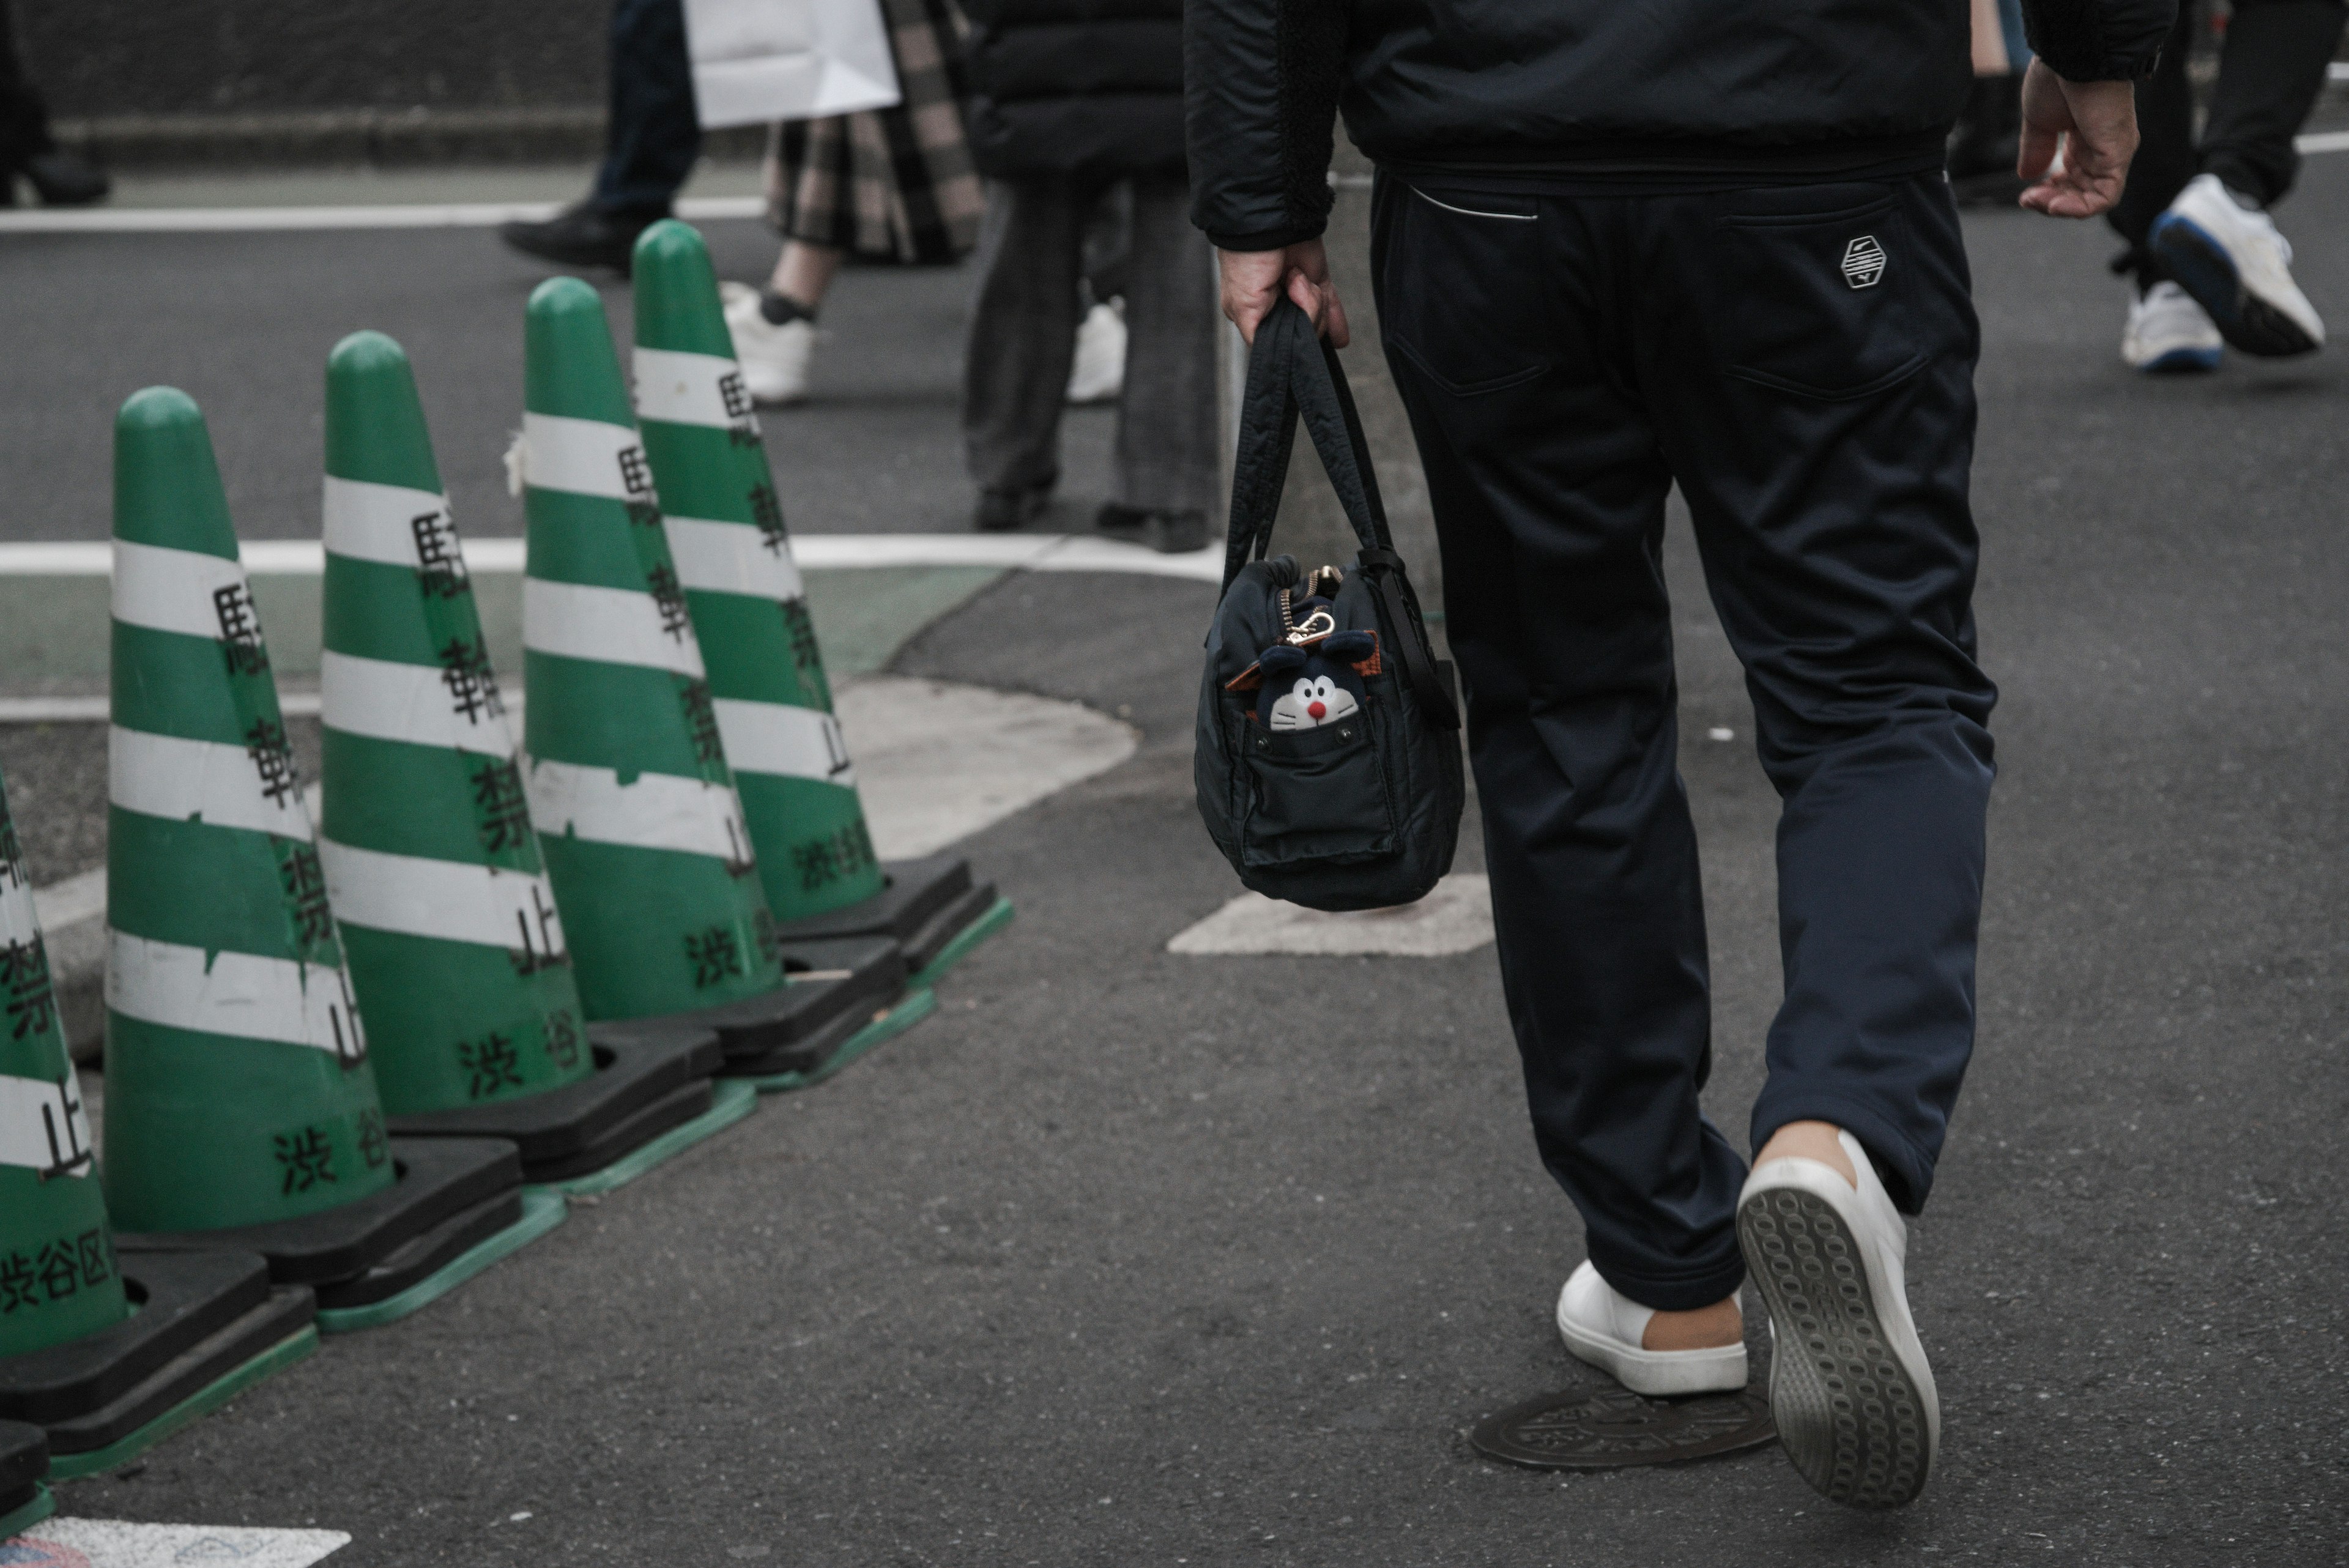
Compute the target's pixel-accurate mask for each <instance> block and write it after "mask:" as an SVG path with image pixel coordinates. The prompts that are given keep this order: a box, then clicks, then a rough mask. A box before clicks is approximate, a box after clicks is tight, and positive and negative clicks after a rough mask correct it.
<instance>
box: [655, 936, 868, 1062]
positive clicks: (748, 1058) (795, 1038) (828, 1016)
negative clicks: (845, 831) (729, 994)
mask: <svg viewBox="0 0 2349 1568" xmlns="http://www.w3.org/2000/svg"><path fill="white" fill-rule="evenodd" d="M783 972H784V973H785V974H787V975H788V976H790V977H791V983H790V984H788V985H786V986H784V987H783V988H782V989H781V991H772V992H768V993H767V994H766V995H764V996H754V997H751V998H750V999H749V1000H748V1001H744V1002H734V1003H731V1004H730V1005H728V1006H725V1007H712V1008H707V1009H704V1010H703V1011H701V1012H694V1013H691V1014H688V1016H689V1017H691V1018H692V1019H693V1020H694V1021H695V1022H697V1023H707V1024H709V1026H710V1027H711V1028H713V1029H715V1030H717V1031H718V1034H719V1039H720V1040H721V1041H722V1042H723V1043H724V1045H725V1051H726V1065H725V1067H724V1068H723V1069H722V1071H723V1073H724V1075H726V1076H727V1077H730V1078H763V1077H768V1076H771V1075H773V1074H777V1073H812V1072H814V1071H816V1070H817V1069H818V1068H820V1067H822V1066H823V1064H825V1063H826V1062H828V1061H830V1060H831V1059H832V1056H833V1053H834V1052H836V1051H838V1050H839V1049H840V1048H841V1047H842V1046H843V1045H845V1044H848V1041H849V1039H850V1037H851V1036H853V1035H854V1034H855V1033H856V1032H857V1031H858V1030H860V1029H862V1028H864V1026H865V1025H866V1024H868V1023H872V1022H873V1021H874V1018H876V1017H877V1016H879V1015H880V1014H882V1013H884V1012H887V1011H888V1010H889V1008H890V1006H891V1004H893V1003H894V1002H896V1000H897V999H898V998H899V997H901V996H903V995H905V977H906V974H907V967H906V962H905V949H904V948H902V947H900V946H898V945H897V943H896V942H895V941H893V940H890V939H888V938H886V937H841V938H833V939H830V940H810V941H798V942H790V943H786V944H785V946H784V948H783Z"/></svg>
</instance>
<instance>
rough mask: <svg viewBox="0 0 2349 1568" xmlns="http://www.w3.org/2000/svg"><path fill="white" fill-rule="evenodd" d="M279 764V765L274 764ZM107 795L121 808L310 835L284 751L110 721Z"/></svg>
mask: <svg viewBox="0 0 2349 1568" xmlns="http://www.w3.org/2000/svg"><path fill="white" fill-rule="evenodd" d="M280 768H282V769H283V772H282V773H279V772H276V771H274V770H277V769H280ZM106 798H107V799H108V800H109V801H111V802H112V803H113V804H115V805H119V806H120V807H121V808H122V809H123V810H125V811H135V812H138V813H139V814H140V815H143V816H160V817H167V818H169V819H171V821H173V822H188V821H191V820H192V821H202V822H204V823H208V824H210V825H211V826H215V827H244V828H251V829H252V830H253V831H254V832H256V833H274V834H277V835H279V836H282V837H285V838H300V839H307V838H308V837H309V836H310V814H309V812H308V811H307V810H305V809H304V807H303V805H302V790H301V786H300V784H299V781H297V780H296V779H295V776H294V773H293V762H292V758H291V756H290V755H288V754H286V753H269V752H259V753H256V751H255V750H254V749H252V748H247V747H244V746H232V745H227V744H224V743H222V742H218V741H190V740H183V739H182V738H181V737H180V736H177V735H156V734H150V733H149V732H147V731H145V730H126V729H124V728H123V727H122V726H121V725H119V724H117V725H115V726H113V728H112V729H110V730H109V732H108V733H107V744H106Z"/></svg>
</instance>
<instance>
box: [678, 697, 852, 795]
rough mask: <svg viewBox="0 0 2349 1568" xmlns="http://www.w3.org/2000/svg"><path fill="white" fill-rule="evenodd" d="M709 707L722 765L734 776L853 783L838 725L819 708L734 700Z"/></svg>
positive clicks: (731, 698)
mask: <svg viewBox="0 0 2349 1568" xmlns="http://www.w3.org/2000/svg"><path fill="white" fill-rule="evenodd" d="M711 706H713V707H714V708H716V709H717V710H718V737H719V740H720V741H721V742H724V744H725V747H726V765H727V766H729V767H730V768H732V769H733V770H734V771H735V772H736V773H737V774H780V775H781V776H782V777H784V778H793V779H814V780H815V781H816V782H818V783H819V784H840V785H843V786H849V785H853V784H855V783H856V769H855V768H854V766H853V765H851V764H850V762H849V759H848V746H847V743H846V742H843V740H842V739H841V738H840V721H839V720H837V719H835V718H833V716H832V715H831V714H829V713H826V712H824V711H822V710H821V709H816V708H793V707H792V706H790V705H789V704H787V703H782V702H750V701H743V700H741V699H740V698H736V697H720V698H719V699H717V701H715V702H713V703H712V704H711Z"/></svg>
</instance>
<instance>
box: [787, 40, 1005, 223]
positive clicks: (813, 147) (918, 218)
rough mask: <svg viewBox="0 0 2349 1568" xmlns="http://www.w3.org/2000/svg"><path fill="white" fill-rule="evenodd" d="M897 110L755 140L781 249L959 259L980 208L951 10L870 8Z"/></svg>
mask: <svg viewBox="0 0 2349 1568" xmlns="http://www.w3.org/2000/svg"><path fill="white" fill-rule="evenodd" d="M881 14H882V16H883V19H884V20H885V21H886V23H887V24H888V27H889V45H890V50H891V53H893V54H894V55H895V57H896V62H897V81H898V85H899V87H900V88H901V89H902V91H903V93H904V95H905V96H904V99H903V101H901V102H899V103H897V104H896V105H895V106H893V107H892V108H889V109H865V110H864V111H862V112H860V113H856V114H844V115H838V116H835V117H833V118H832V119H803V120H786V121H784V122H783V123H781V124H780V125H778V126H776V127H775V128H774V130H772V131H771V133H770V135H769V137H768V140H767V221H768V222H769V223H771V224H773V225H774V227H775V229H776V231H777V232H778V233H780V234H781V235H782V236H783V237H784V238H785V239H787V240H800V241H802V242H804V243H805V244H812V245H827V246H830V247H831V248H833V249H834V250H843V251H847V252H848V253H850V254H853V255H858V256H864V257H868V258H872V259H875V260H892V261H900V262H917V263H940V262H952V261H957V260H959V259H960V258H961V257H962V256H964V255H966V254H968V252H969V251H970V248H971V246H973V245H974V244H978V220H979V217H980V215H981V213H983V212H984V210H985V205H986V198H985V197H984V195H983V194H982V192H981V191H980V188H979V182H978V174H977V173H976V172H975V171H973V170H972V168H971V162H970V142H969V140H968V137H967V136H966V135H965V134H964V130H963V113H964V106H965V104H966V103H967V102H968V99H969V97H970V84H969V79H968V72H967V70H966V67H965V66H964V63H963V57H962V38H963V21H962V17H961V16H960V14H959V13H958V12H957V10H956V9H955V0H881Z"/></svg>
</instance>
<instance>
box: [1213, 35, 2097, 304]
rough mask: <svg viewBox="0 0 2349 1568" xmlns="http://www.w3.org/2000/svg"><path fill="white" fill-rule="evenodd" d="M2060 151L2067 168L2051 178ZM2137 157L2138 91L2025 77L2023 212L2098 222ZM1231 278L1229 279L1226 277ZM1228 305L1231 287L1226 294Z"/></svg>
mask: <svg viewBox="0 0 2349 1568" xmlns="http://www.w3.org/2000/svg"><path fill="white" fill-rule="evenodd" d="M2058 149H2061V151H2063V154H2064V168H2063V171H2062V172H2061V173H2058V174H2056V175H2055V176H2054V178H2052V179H2049V178H2045V176H2046V174H2047V170H2048V166H2049V165H2050V164H2052V163H2054V161H2055V154H2056V151H2058ZM2136 156H2137V88H2136V86H2135V84H2133V83H2130V82H2073V81H2065V80H2064V78H2062V77H2059V76H2057V75H2056V74H2055V73H2054V71H2052V70H2049V69H2048V68H2047V62H2046V61H2044V60H2036V59H2034V60H2033V61H2032V62H2031V68H2030V69H2029V70H2028V71H2026V72H2024V73H2023V150H2022V152H2021V154H2020V155H2019V156H2018V157H2017V158H2016V159H2015V161H2014V171H2015V172H2016V173H2017V174H2020V175H2021V176H2023V178H2024V179H2025V180H2029V181H2032V182H2033V185H2032V187H2031V189H2029V190H2028V191H2025V192H2023V205H2024V206H2026V207H2028V208H2030V209H2031V210H2032V211H2033V212H2034V213H2046V214H2047V215H2048V216H2049V217H2051V218H2093V217H2095V215H2096V214H2097V213H2102V212H2105V211H2106V210H2108V209H2109V208H2110V207H2111V206H2112V204H2113V203H2114V202H2117V201H2119V200H2120V199H2121V187H2122V186H2123V185H2124V184H2126V183H2127V181H2128V166H2129V160H2130V159H2132V158H2134V157H2136ZM1229 276H1230V275H1229V274H1228V273H1226V278H1228V277H1229ZM1224 289H1225V297H1226V298H1229V297H1230V293H1231V286H1230V284H1229V283H1228V282H1226V284H1225V286H1224Z"/></svg>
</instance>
